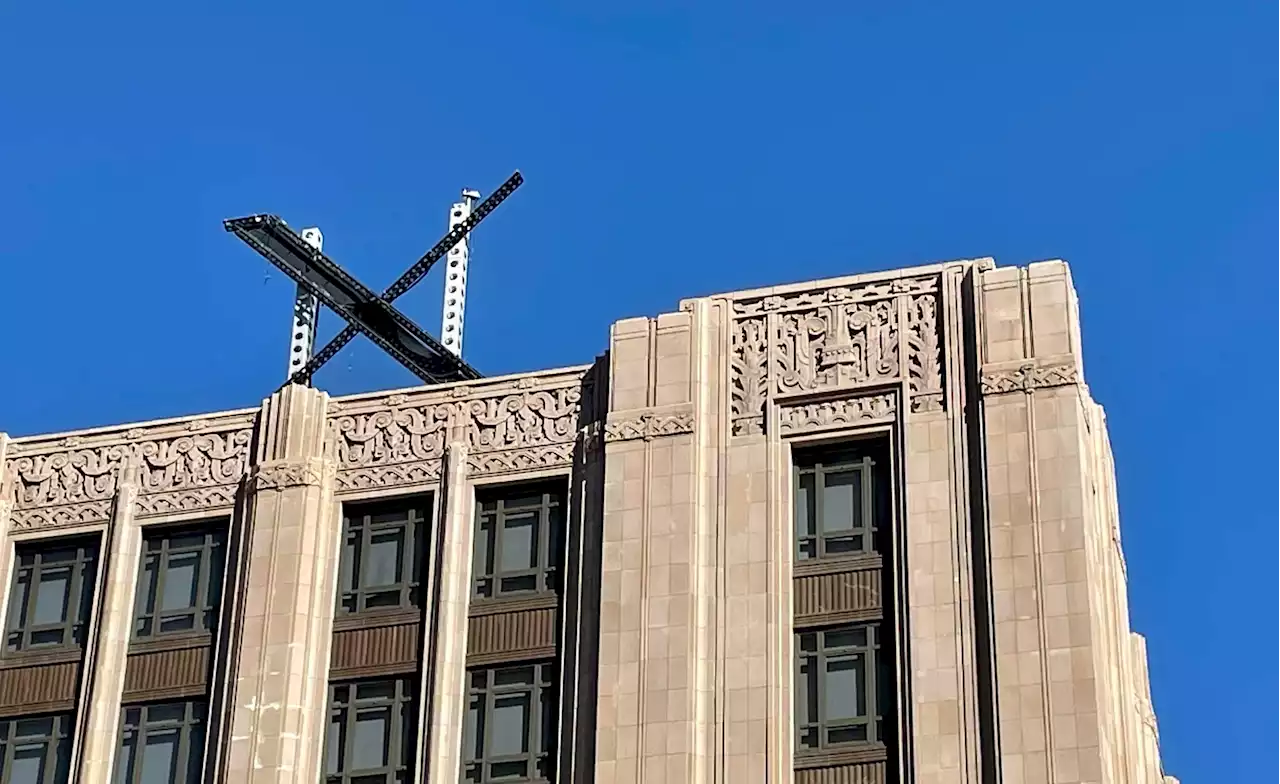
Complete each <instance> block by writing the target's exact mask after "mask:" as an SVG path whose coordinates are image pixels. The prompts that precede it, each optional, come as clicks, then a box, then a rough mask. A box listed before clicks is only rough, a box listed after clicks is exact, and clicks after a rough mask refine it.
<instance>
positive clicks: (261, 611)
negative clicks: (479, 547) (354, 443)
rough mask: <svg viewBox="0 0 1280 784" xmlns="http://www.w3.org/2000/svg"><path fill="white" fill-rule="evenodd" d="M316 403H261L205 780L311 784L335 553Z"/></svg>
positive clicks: (320, 744) (312, 398)
mask: <svg viewBox="0 0 1280 784" xmlns="http://www.w3.org/2000/svg"><path fill="white" fill-rule="evenodd" d="M327 403H328V395H326V394H325V393H323V392H320V391H317V390H314V389H310V388H307V387H301V386H296V385H294V386H289V387H286V388H285V389H283V390H281V391H279V392H277V393H276V394H274V395H272V396H271V397H270V398H268V399H267V400H266V401H264V402H263V406H262V412H261V415H260V420H259V432H258V443H257V452H256V462H255V464H254V466H253V468H252V469H251V471H250V477H249V480H248V481H249V487H248V500H247V503H248V514H247V517H246V520H245V526H246V529H245V537H246V540H247V541H246V544H245V546H244V548H243V551H242V555H243V557H244V558H245V559H246V563H245V568H244V569H243V570H241V572H240V574H241V575H242V578H241V584H240V586H239V587H240V589H241V590H242V591H244V597H243V601H242V602H241V604H240V605H239V607H238V617H237V618H236V619H235V621H236V623H237V625H238V637H239V646H240V651H239V657H238V659H237V660H236V661H235V662H234V664H233V667H232V669H231V672H230V673H229V675H230V678H231V680H232V682H233V684H234V685H233V687H232V688H231V690H230V692H231V694H232V695H233V696H232V705H231V728H230V737H229V739H228V741H229V742H228V744H227V753H226V756H225V759H224V761H223V767H222V770H221V771H220V775H219V777H218V778H217V780H222V781H242V782H251V783H252V784H268V782H271V783H276V784H285V782H290V783H292V782H296V781H316V780H318V779H319V777H320V770H321V767H320V766H321V762H322V753H323V748H324V726H325V721H326V711H325V705H326V700H327V683H328V673H329V656H330V648H331V645H332V637H333V607H334V603H335V601H336V600H335V591H336V590H337V572H338V569H337V563H338V557H339V550H340V548H341V513H340V510H339V508H338V505H337V504H336V503H335V502H334V498H333V485H334V475H335V469H334V463H333V461H332V459H331V455H330V452H329V448H328V445H327V428H326V422H325V408H326V405H327Z"/></svg>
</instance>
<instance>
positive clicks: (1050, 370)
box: [982, 359, 1080, 395]
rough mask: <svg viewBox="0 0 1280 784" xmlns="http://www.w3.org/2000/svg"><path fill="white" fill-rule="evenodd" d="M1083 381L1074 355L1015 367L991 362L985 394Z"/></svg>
mask: <svg viewBox="0 0 1280 784" xmlns="http://www.w3.org/2000/svg"><path fill="white" fill-rule="evenodd" d="M1078 383H1080V372H1079V370H1078V369H1077V368H1076V363H1075V362H1074V361H1071V360H1070V359H1065V360H1059V361H1054V360H1047V361H1035V362H1024V363H1022V364H1020V365H1015V366H1011V367H1003V368H1001V367H991V366H987V367H986V368H983V371H982V394H984V395H999V394H1003V393H1005V392H1031V391H1033V390H1036V389H1045V388H1048V387H1064V386H1070V385H1072V384H1078Z"/></svg>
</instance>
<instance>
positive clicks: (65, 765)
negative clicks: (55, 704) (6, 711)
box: [0, 713, 74, 784]
mask: <svg viewBox="0 0 1280 784" xmlns="http://www.w3.org/2000/svg"><path fill="white" fill-rule="evenodd" d="M73 729H74V728H73V727H72V715H71V714H70V713H59V714H53V715H48V716H33V717H30V718H25V719H5V720H2V721H0V784H65V783H66V781H67V780H68V779H69V778H70V775H71V733H72V730H73Z"/></svg>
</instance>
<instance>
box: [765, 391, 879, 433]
mask: <svg viewBox="0 0 1280 784" xmlns="http://www.w3.org/2000/svg"><path fill="white" fill-rule="evenodd" d="M897 414H898V396H897V395H896V394H894V393H893V392H878V393H875V394H870V395H860V396H857V397H848V398H838V399H828V400H816V401H811V402H798V403H796V404H794V405H782V406H780V407H779V409H778V427H779V429H780V430H781V434H782V435H783V436H789V435H795V434H797V433H811V432H820V431H825V430H838V429H844V428H851V427H860V426H863V425H871V424H881V423H889V422H893V421H894V418H895V417H896V416H897Z"/></svg>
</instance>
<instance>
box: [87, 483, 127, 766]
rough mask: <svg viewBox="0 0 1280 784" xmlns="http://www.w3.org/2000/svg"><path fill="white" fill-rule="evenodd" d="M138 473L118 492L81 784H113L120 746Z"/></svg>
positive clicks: (90, 686) (103, 587)
mask: <svg viewBox="0 0 1280 784" xmlns="http://www.w3.org/2000/svg"><path fill="white" fill-rule="evenodd" d="M137 500H138V472H137V466H136V465H132V464H130V465H128V466H127V467H126V468H125V470H124V472H123V474H122V475H121V478H120V483H119V485H118V486H117V488H116V497H115V503H114V505H113V509H112V513H111V527H110V529H109V538H108V540H107V545H106V548H105V549H106V554H107V555H106V558H105V559H104V560H105V565H106V569H105V571H104V574H103V578H102V581H101V589H100V590H101V591H102V597H101V604H100V605H99V606H100V607H101V608H102V610H101V616H100V619H99V621H98V634H97V635H96V636H94V637H93V638H91V639H92V640H93V646H94V650H93V653H92V657H91V659H90V661H91V662H92V667H91V668H90V672H91V673H92V674H91V676H90V682H89V684H88V692H89V699H88V702H87V711H88V717H87V718H86V720H85V722H84V726H85V727H86V731H85V734H84V747H83V749H84V751H83V754H82V755H81V769H80V779H79V781H80V782H81V784H108V783H109V782H110V781H112V775H111V774H112V768H113V765H114V763H115V755H116V752H117V750H118V748H119V745H120V740H119V736H120V702H121V698H122V696H123V694H124V677H125V670H126V668H127V667H128V658H129V639H130V637H131V636H132V632H133V605H134V594H135V593H136V592H137V589H138V564H139V560H140V558H141V548H142V527H141V526H140V525H139V524H138V520H137Z"/></svg>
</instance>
